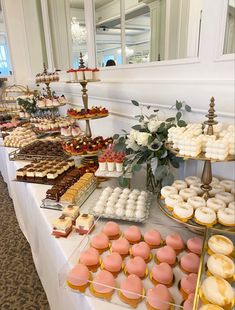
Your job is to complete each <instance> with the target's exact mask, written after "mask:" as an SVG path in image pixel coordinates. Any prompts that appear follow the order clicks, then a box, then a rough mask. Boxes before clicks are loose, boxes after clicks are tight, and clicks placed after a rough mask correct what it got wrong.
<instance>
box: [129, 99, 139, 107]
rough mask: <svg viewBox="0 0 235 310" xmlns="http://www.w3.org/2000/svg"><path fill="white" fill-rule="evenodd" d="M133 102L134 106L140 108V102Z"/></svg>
mask: <svg viewBox="0 0 235 310" xmlns="http://www.w3.org/2000/svg"><path fill="white" fill-rule="evenodd" d="M131 102H132V104H134V105H135V106H137V107H139V105H140V104H139V102H138V101H136V100H131Z"/></svg>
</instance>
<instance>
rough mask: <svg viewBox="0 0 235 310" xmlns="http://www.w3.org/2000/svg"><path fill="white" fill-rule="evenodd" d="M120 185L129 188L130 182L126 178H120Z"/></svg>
mask: <svg viewBox="0 0 235 310" xmlns="http://www.w3.org/2000/svg"><path fill="white" fill-rule="evenodd" d="M118 183H119V185H120V186H121V187H127V186H128V180H127V179H126V178H124V177H123V176H120V177H119V178H118Z"/></svg>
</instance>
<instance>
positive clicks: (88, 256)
mask: <svg viewBox="0 0 235 310" xmlns="http://www.w3.org/2000/svg"><path fill="white" fill-rule="evenodd" d="M86 228H88V227H86ZM79 262H80V263H81V264H83V265H85V266H87V268H88V269H89V270H90V271H92V272H96V271H97V269H98V267H99V266H100V255H99V252H98V251H97V250H96V249H95V248H88V249H87V250H84V251H82V252H81V254H80V257H79Z"/></svg>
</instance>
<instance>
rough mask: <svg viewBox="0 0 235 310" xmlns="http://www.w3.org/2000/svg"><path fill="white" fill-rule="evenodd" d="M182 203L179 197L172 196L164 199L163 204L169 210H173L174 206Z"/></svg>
mask: <svg viewBox="0 0 235 310" xmlns="http://www.w3.org/2000/svg"><path fill="white" fill-rule="evenodd" d="M181 202H183V198H182V197H181V196H179V195H176V194H172V195H169V196H167V197H166V199H165V204H166V207H167V208H168V209H169V210H173V209H174V207H175V206H176V205H178V204H179V203H181Z"/></svg>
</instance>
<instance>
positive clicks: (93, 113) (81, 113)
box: [67, 107, 109, 119]
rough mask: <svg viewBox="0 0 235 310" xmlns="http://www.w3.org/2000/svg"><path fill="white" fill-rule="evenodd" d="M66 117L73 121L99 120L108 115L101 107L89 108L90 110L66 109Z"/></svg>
mask: <svg viewBox="0 0 235 310" xmlns="http://www.w3.org/2000/svg"><path fill="white" fill-rule="evenodd" d="M67 115H68V116H69V117H72V118H75V119H84V118H100V117H105V116H108V115H109V111H108V110H107V109H106V108H103V107H91V108H90V109H84V108H83V109H78V108H77V109H73V108H71V109H68V111H67Z"/></svg>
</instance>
